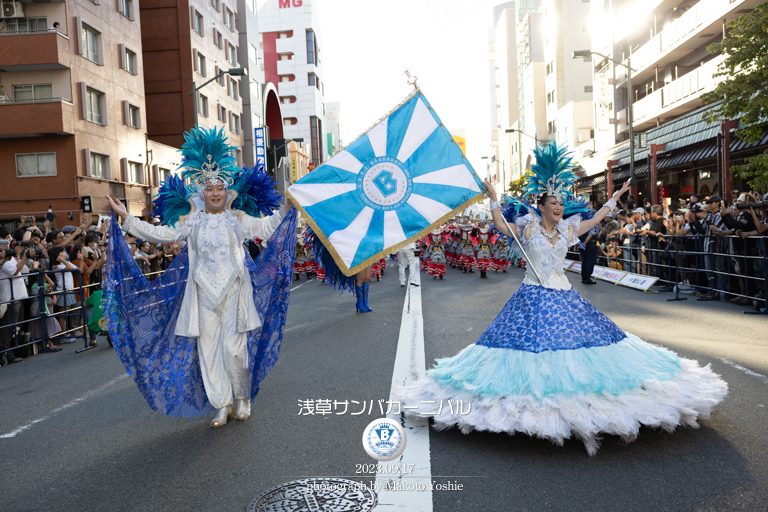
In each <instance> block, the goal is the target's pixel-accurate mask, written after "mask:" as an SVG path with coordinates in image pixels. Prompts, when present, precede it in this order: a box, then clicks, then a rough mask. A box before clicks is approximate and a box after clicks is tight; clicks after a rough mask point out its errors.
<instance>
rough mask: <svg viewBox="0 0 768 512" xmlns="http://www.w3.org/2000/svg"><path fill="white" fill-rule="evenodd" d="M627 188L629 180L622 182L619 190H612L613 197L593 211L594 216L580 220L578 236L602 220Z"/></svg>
mask: <svg viewBox="0 0 768 512" xmlns="http://www.w3.org/2000/svg"><path fill="white" fill-rule="evenodd" d="M627 190H629V181H625V182H624V186H623V187H621V190H617V191H616V192H614V194H613V197H611V198H610V199H609V200H608V201H606V202H605V205H603V207H602V208H600V209H599V210H597V211H596V212H595V215H594V217H592V218H591V219H587V220H583V221H581V224H580V226H579V236H581V235H583V234H584V233H586V232H587V231H589V230H590V229H592V228H593V227H595V226H597V223H598V222H600V221H601V220H603V219H604V218H605V216H606V215H608V213H609V212H610V211H612V210H613V208H614V207H615V206H616V201H618V200H619V198H620V197H621V196H623V195H624V192H626V191H627Z"/></svg>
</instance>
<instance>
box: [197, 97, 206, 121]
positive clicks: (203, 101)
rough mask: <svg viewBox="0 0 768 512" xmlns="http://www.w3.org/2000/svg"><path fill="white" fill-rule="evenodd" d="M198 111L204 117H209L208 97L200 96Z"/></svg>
mask: <svg viewBox="0 0 768 512" xmlns="http://www.w3.org/2000/svg"><path fill="white" fill-rule="evenodd" d="M197 108H198V111H199V112H200V115H201V116H203V117H208V97H207V96H203V95H202V94H201V95H200V105H198V107H197Z"/></svg>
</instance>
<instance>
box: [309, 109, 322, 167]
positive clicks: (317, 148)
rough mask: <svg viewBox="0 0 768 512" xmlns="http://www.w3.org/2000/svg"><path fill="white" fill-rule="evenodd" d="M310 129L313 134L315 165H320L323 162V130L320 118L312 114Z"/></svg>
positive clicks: (313, 158)
mask: <svg viewBox="0 0 768 512" xmlns="http://www.w3.org/2000/svg"><path fill="white" fill-rule="evenodd" d="M309 129H310V133H311V135H312V161H313V162H314V164H315V167H318V166H319V165H320V164H321V163H323V146H322V141H321V139H320V136H321V134H322V133H323V130H322V123H321V122H320V119H319V118H317V117H316V116H311V117H310V118H309Z"/></svg>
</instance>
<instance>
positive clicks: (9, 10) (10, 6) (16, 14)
mask: <svg viewBox="0 0 768 512" xmlns="http://www.w3.org/2000/svg"><path fill="white" fill-rule="evenodd" d="M23 17H24V9H23V8H22V5H21V2H13V1H11V2H2V11H0V18H23Z"/></svg>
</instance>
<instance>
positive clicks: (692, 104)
mask: <svg viewBox="0 0 768 512" xmlns="http://www.w3.org/2000/svg"><path fill="white" fill-rule="evenodd" d="M723 60H725V57H723V56H722V55H721V56H718V57H716V58H714V59H712V60H711V61H709V62H707V63H706V64H704V65H702V66H700V67H698V68H696V69H695V70H693V71H691V72H690V73H688V74H686V75H683V76H681V77H680V78H678V79H677V80H675V81H674V82H670V83H668V84H667V85H665V86H664V87H662V88H661V89H657V90H656V91H654V92H652V93H651V94H649V95H648V96H646V97H645V98H643V99H641V100H639V101H636V102H635V103H633V104H632V107H633V111H632V116H633V120H634V128H635V130H636V131H644V130H647V129H648V128H651V127H653V126H656V120H657V119H658V118H666V117H677V116H680V115H683V114H685V113H687V112H690V111H691V110H694V109H696V108H698V107H699V106H701V95H702V94H704V93H707V92H710V91H712V90H714V88H715V87H716V86H717V84H718V83H720V82H721V81H722V80H725V77H715V76H714V74H715V73H716V72H717V66H718V65H719V64H720V63H722V62H723ZM617 124H618V130H619V133H623V132H625V131H628V130H629V124H628V123H627V109H626V108H625V109H624V110H621V111H619V112H618V113H617Z"/></svg>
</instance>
